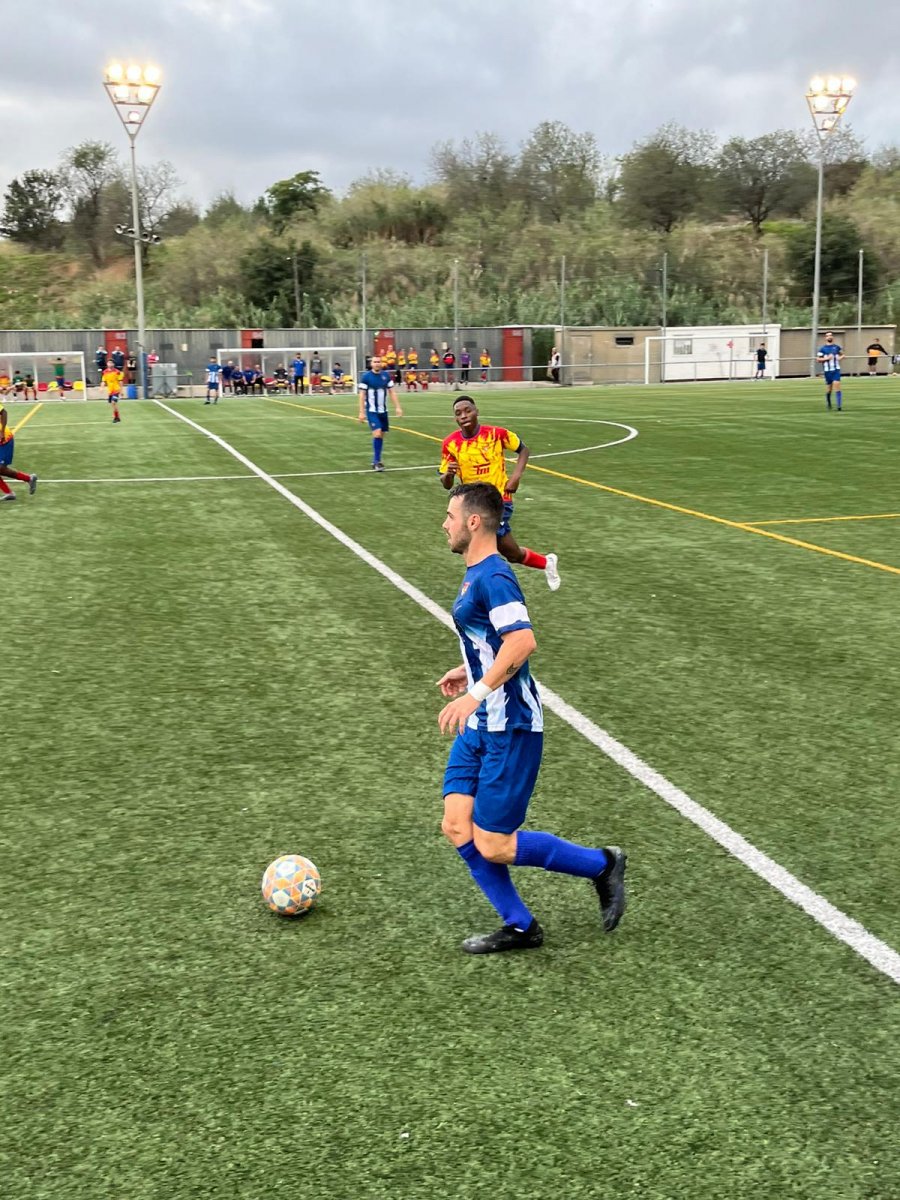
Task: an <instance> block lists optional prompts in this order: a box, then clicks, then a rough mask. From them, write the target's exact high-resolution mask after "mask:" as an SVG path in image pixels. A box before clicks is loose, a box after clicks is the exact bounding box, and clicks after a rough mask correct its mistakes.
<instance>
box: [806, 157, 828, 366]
mask: <svg viewBox="0 0 900 1200" xmlns="http://www.w3.org/2000/svg"><path fill="white" fill-rule="evenodd" d="M824 193H825V144H824V142H823V141H822V140H821V138H820V139H819V189H818V192H817V194H816V248H815V252H814V257H813V310H812V332H811V334H810V345H809V373H810V376H811V377H812V378H813V379H814V378H815V375H816V355H817V354H818V349H819V292H820V290H821V285H822V201H823V197H824Z"/></svg>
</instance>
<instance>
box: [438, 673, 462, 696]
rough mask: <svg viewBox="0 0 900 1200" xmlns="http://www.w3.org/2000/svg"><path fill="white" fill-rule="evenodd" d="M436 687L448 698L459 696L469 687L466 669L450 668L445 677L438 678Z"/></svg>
mask: <svg viewBox="0 0 900 1200" xmlns="http://www.w3.org/2000/svg"><path fill="white" fill-rule="evenodd" d="M437 686H438V687H439V688H440V689H441V693H442V694H443V695H444V696H447V697H448V698H449V697H452V696H461V695H462V694H463V692H465V691H467V690H468V687H469V681H468V677H467V676H466V668H465V667H464V666H459V667H452V668H451V669H450V670H449V671H448V672H447V673H446V675H442V676H441V677H440V679H439V680H438V681H437Z"/></svg>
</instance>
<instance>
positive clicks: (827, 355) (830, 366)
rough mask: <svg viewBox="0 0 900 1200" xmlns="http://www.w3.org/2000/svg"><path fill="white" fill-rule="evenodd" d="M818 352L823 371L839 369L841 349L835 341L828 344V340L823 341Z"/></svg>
mask: <svg viewBox="0 0 900 1200" xmlns="http://www.w3.org/2000/svg"><path fill="white" fill-rule="evenodd" d="M819 354H820V355H821V357H822V369H823V370H824V371H839V370H840V369H841V359H840V356H841V354H842V350H841V347H840V346H839V345H838V344H837V342H831V343H830V344H829V343H828V342H825V343H823V345H821V346H820V347H819Z"/></svg>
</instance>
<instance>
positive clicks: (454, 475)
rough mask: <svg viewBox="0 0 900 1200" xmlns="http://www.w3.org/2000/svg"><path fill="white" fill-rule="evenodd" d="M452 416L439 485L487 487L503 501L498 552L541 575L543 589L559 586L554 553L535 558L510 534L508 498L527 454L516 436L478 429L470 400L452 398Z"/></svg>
mask: <svg viewBox="0 0 900 1200" xmlns="http://www.w3.org/2000/svg"><path fill="white" fill-rule="evenodd" d="M453 415H454V417H455V418H456V424H457V425H458V426H459V428H458V429H457V431H456V433H451V434H450V436H449V437H445V438H444V441H443V443H442V445H441V466H440V476H441V483H442V484H443V485H444V487H445V488H446V489H447V490H448V491H449V490H450V489H451V488H453V487H455V486H456V484H457V483H492V484H493V485H494V487H495V488H496V489H497V491H498V492H499V493H500V494H501V496H502V497H503V522H502V524H501V525H500V528H499V529H498V530H497V548H498V549H499V551H500V553H501V554H502V555H503V557H504V558H505V559H506V560H507V562H511V563H520V564H521V565H522V566H524V567H534V568H535V569H536V570H538V571H544V572H545V574H546V578H547V586H548V587H549V588H550V590H551V591H554V592H555V591H556V589H557V588H558V587H559V585H560V582H561V580H560V577H559V560H558V558H557V556H556V555H555V554H547V555H544V554H536V553H535V552H534V550H528V549H527V548H526V547H524V546H520V545H519V544H518V542H517V541H516V539H515V538H514V537H513V535H512V533H511V532H510V521H511V520H512V514H513V496H514V494H515V493H516V491H518V488H519V483H520V482H521V480H522V474H523V472H524V471H525V467H526V465H527V463H528V455H529V450H528V447H527V446H526V445H525V443H524V442H523V441H522V440H521V438H520V437H519V435H518V434H517V433H513V431H512V430H511V429H503V428H502V427H501V426H499V425H482V424H481V422H480V420H479V418H478V409H477V408H476V407H475V401H474V400H473V399H472V397H471V396H457V398H456V400H454V402H453ZM505 450H512V451H514V452H515V454H516V455H517V459H516V465H515V466H514V467H513V471H512V474H511V475H507V473H506V459H505V457H504V451H505Z"/></svg>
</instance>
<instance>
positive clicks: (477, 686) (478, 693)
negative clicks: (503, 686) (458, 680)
mask: <svg viewBox="0 0 900 1200" xmlns="http://www.w3.org/2000/svg"><path fill="white" fill-rule="evenodd" d="M493 690H494V689H493V688H491V687H488V685H487V684H486V683H485V682H484V680H483V679H479V680H478V682H477V683H473V684H472V686H471V687H470V688H469V695H470V696H471V697H472V699H473V700H477V701H478V703H479V704H480V703H481V702H482V700H487V698H488V696H489V695H490V694H491V692H492V691H493Z"/></svg>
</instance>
